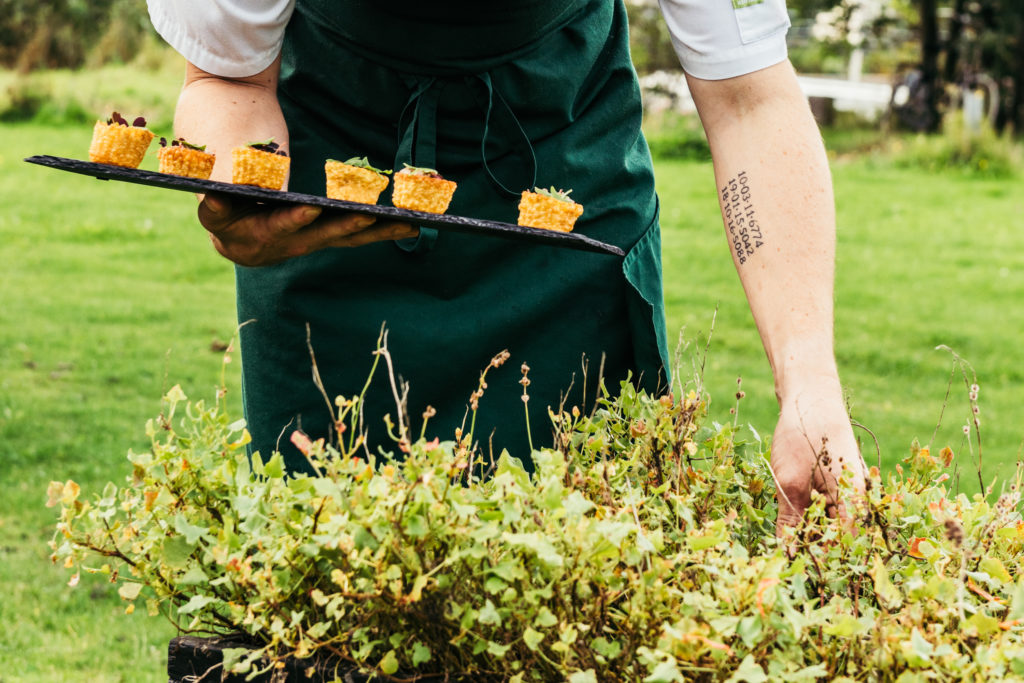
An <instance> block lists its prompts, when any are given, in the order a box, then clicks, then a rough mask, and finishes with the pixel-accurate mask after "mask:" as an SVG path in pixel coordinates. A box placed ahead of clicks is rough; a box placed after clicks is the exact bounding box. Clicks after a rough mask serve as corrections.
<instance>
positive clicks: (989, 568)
mask: <svg viewBox="0 0 1024 683" xmlns="http://www.w3.org/2000/svg"><path fill="white" fill-rule="evenodd" d="M978 569H980V570H981V571H983V572H985V573H986V574H988V575H989V576H991V577H992V578H993V579H998V580H999V581H1002V582H1003V583H1009V582H1010V581H1013V577H1012V576H1010V572H1008V571H1006V567H1005V566H1004V565H1003V563H1002V561H1001V560H999V559H998V558H996V557H986V558H985V559H983V560H982V561H981V562H979V563H978Z"/></svg>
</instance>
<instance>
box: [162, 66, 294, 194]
mask: <svg viewBox="0 0 1024 683" xmlns="http://www.w3.org/2000/svg"><path fill="white" fill-rule="evenodd" d="M280 68H281V58H280V57H278V58H277V59H276V60H274V63H273V64H271V65H270V66H269V67H267V68H266V69H264V70H263V71H261V72H259V73H258V74H255V75H254V76H247V77H245V78H221V77H220V76H214V75H212V74H209V73H207V72H205V71H203V70H202V69H200V68H198V67H196V66H195V65H193V64H191V63H189V64H188V65H187V67H186V70H185V85H184V86H183V87H182V89H181V95H180V96H179V97H178V107H177V109H176V110H175V112H174V131H175V133H176V134H177V135H181V136H183V137H184V138H185V139H186V140H189V141H197V142H199V144H205V145H206V146H207V151H211V152H213V153H214V154H216V155H217V163H216V164H215V165H214V169H213V180H221V181H224V182H231V150H232V149H234V148H235V147H238V146H241V145H244V144H246V143H248V142H255V141H257V140H266V139H268V138H274V140H275V141H277V143H278V144H280V145H281V147H282V148H283V149H284V150H285V151H287V150H288V127H287V126H286V125H285V122H284V115H282V114H281V105H280V104H278V101H277V76H278V73H279V71H280Z"/></svg>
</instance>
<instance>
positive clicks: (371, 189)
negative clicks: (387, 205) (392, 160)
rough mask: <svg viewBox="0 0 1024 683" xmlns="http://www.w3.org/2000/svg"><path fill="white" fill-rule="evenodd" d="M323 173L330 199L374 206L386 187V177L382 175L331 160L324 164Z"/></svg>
mask: <svg viewBox="0 0 1024 683" xmlns="http://www.w3.org/2000/svg"><path fill="white" fill-rule="evenodd" d="M324 173H325V174H326V176H327V196H328V197H329V198H330V199H340V200H343V201H346V202H359V203H361V204H376V203H377V199H378V198H379V197H380V193H381V192H383V191H384V188H385V187H387V186H388V177H387V176H386V175H384V174H383V173H377V172H376V171H371V170H370V169H368V168H360V167H359V166H352V165H351V164H347V163H345V162H342V161H334V160H333V159H328V160H327V162H326V163H324Z"/></svg>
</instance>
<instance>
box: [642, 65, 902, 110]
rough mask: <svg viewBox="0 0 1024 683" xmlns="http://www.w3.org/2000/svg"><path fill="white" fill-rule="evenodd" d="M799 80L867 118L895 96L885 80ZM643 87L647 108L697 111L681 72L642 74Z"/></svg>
mask: <svg viewBox="0 0 1024 683" xmlns="http://www.w3.org/2000/svg"><path fill="white" fill-rule="evenodd" d="M797 81H799V83H800V88H801V89H802V90H803V92H804V95H806V96H807V97H809V98H810V97H820V98H825V99H830V100H832V101H833V103H834V105H835V108H836V109H837V110H839V111H853V112H856V113H858V114H860V115H861V116H864V117H866V118H876V117H878V116H879V115H880V114H882V113H883V112H885V110H886V108H887V107H888V106H889V101H890V100H891V98H892V85H891V84H889V83H886V82H877V81H870V80H862V81H851V80H847V79H842V78H832V77H824V76H797ZM640 89H641V90H642V91H643V94H644V105H645V106H646V107H647V110H648V111H664V110H666V109H675V110H677V111H679V112H682V113H690V112H693V111H695V107H694V105H693V97H691V96H690V89H689V88H687V87H686V77H685V76H684V75H683V73H682V72H681V71H655V72H654V73H651V74H648V75H646V76H643V77H641V79H640Z"/></svg>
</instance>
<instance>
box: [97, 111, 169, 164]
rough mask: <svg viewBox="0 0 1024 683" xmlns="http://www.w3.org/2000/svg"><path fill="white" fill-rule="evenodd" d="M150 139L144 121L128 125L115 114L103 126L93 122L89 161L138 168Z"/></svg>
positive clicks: (100, 123) (139, 119) (151, 139)
mask: <svg viewBox="0 0 1024 683" xmlns="http://www.w3.org/2000/svg"><path fill="white" fill-rule="evenodd" d="M154 137H155V136H154V135H153V133H152V132H150V131H149V130H148V129H147V128H146V119H144V118H143V117H141V116H140V117H138V118H136V119H135V120H134V121H132V123H131V124H129V123H128V121H127V120H125V118H124V117H123V116H121V115H120V114H119V113H117V112H116V111H115V112H114V113H113V114H112V115H111V117H110V118H109V119H107V122H106V123H103V122H102V121H97V122H96V125H95V126H93V129H92V144H90V145H89V161H92V162H95V163H97V164H112V165H114V166H125V167H127V168H138V167H139V164H141V163H142V158H143V157H144V156H146V150H147V149H149V143H151V142H152V141H153V138H154Z"/></svg>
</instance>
